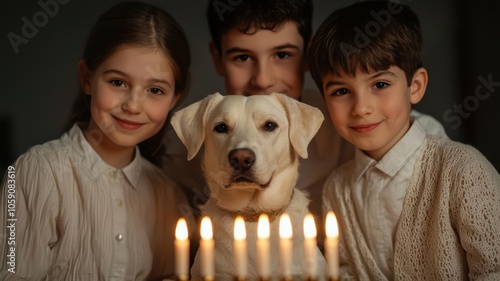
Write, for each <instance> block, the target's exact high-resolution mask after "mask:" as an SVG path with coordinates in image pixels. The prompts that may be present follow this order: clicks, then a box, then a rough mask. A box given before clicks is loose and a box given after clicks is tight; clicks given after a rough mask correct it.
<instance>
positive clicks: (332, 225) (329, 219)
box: [326, 211, 339, 238]
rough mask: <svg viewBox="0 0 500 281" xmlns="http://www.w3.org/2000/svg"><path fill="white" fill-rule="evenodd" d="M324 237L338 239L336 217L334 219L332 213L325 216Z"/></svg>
mask: <svg viewBox="0 0 500 281" xmlns="http://www.w3.org/2000/svg"><path fill="white" fill-rule="evenodd" d="M326 237H332V238H335V237H337V238H338V237H339V227H338V225H337V217H335V214H334V213H333V212H332V211H330V212H328V213H327V214H326Z"/></svg>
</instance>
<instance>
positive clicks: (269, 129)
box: [264, 121, 278, 132]
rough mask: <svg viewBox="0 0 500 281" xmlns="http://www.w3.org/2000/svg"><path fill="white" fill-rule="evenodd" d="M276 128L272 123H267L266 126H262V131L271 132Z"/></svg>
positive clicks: (276, 125)
mask: <svg viewBox="0 0 500 281" xmlns="http://www.w3.org/2000/svg"><path fill="white" fill-rule="evenodd" d="M276 128H278V124H276V123H274V122H272V121H267V122H266V124H264V130H266V131H268V132H272V131H274V130H276Z"/></svg>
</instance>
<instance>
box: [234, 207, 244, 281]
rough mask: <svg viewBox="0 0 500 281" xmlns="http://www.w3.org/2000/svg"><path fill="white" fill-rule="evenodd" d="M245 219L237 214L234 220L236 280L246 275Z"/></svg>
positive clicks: (242, 278)
mask: <svg viewBox="0 0 500 281" xmlns="http://www.w3.org/2000/svg"><path fill="white" fill-rule="evenodd" d="M246 237H247V235H246V231H245V221H244V220H243V217H241V216H238V217H236V219H235V221H234V270H235V276H236V279H238V280H245V279H246V277H247V244H246V243H247V241H246Z"/></svg>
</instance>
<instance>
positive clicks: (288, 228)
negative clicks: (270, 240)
mask: <svg viewBox="0 0 500 281" xmlns="http://www.w3.org/2000/svg"><path fill="white" fill-rule="evenodd" d="M280 238H292V221H291V220H290V216H289V215H288V214H287V213H284V214H283V215H281V217H280Z"/></svg>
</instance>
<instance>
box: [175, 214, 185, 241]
mask: <svg viewBox="0 0 500 281" xmlns="http://www.w3.org/2000/svg"><path fill="white" fill-rule="evenodd" d="M175 238H176V239H178V240H187V239H188V227H187V223H186V220H185V219H184V218H180V219H179V220H178V221H177V227H176V228H175Z"/></svg>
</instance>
